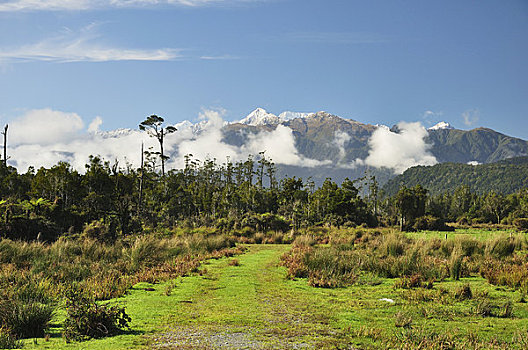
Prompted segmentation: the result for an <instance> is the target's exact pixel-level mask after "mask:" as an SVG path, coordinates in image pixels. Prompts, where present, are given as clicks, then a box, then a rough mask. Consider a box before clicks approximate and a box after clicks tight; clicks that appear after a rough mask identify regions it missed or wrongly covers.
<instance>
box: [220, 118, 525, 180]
mask: <svg viewBox="0 0 528 350" xmlns="http://www.w3.org/2000/svg"><path fill="white" fill-rule="evenodd" d="M279 124H281V125H284V126H287V127H289V128H291V129H292V131H293V135H294V137H295V146H296V148H297V150H298V151H299V154H300V155H302V156H304V157H306V158H311V159H317V160H320V161H326V162H329V165H327V166H323V167H317V168H314V167H303V166H286V165H283V164H278V165H277V168H278V173H279V176H280V175H284V174H288V175H290V176H297V177H302V178H304V179H306V178H308V177H311V178H312V179H313V180H314V181H315V182H316V183H317V184H321V183H322V182H323V181H324V179H325V178H326V177H330V178H332V179H333V180H334V181H336V182H338V183H340V182H341V181H342V180H343V179H344V178H345V177H349V178H350V179H355V178H358V177H361V176H363V175H364V174H365V171H368V173H369V174H371V175H376V177H378V179H379V182H380V183H381V184H384V183H385V182H386V181H387V180H388V179H390V178H392V177H393V176H395V174H394V172H393V171H391V170H389V169H387V168H374V167H367V166H366V165H363V164H361V163H357V162H355V161H356V160H357V159H362V160H364V159H365V158H366V157H367V156H368V155H369V151H370V145H369V140H370V138H371V136H372V134H373V133H374V131H375V130H376V129H377V128H378V127H377V126H376V125H371V124H364V123H361V122H358V121H355V120H351V119H346V118H342V117H339V116H336V115H332V114H329V113H326V112H317V113H311V114H310V113H291V112H289V113H287V114H285V113H283V114H280V115H279V116H276V115H273V114H271V113H268V112H266V111H265V110H263V109H261V108H259V109H256V110H255V111H253V112H252V113H251V114H250V115H248V116H247V117H245V118H244V119H241V120H240V121H238V122H234V123H230V124H228V125H226V126H224V128H223V136H224V138H223V139H224V141H225V142H227V143H229V144H231V145H235V146H241V145H243V144H244V143H245V142H246V141H247V139H248V136H249V135H251V134H256V133H259V132H262V131H271V130H274V129H275V128H276V127H277V125H279ZM392 130H393V131H394V132H399V131H398V128H397V127H393V128H392ZM425 141H426V142H427V143H428V144H430V149H429V152H430V153H431V154H432V155H434V156H435V158H436V159H437V161H438V162H439V163H446V162H452V163H464V164H466V163H468V162H478V163H492V162H496V161H499V160H503V159H507V158H511V157H519V156H527V155H528V141H524V140H521V139H518V138H514V137H510V136H507V135H504V134H501V133H499V132H496V131H494V130H491V129H486V128H477V129H473V130H458V129H454V128H452V127H451V126H450V125H449V124H448V123H444V122H441V123H439V124H437V125H436V126H434V127H432V128H430V129H429V130H428V133H427V137H426V140H425ZM462 168H464V167H462ZM464 169H465V168H464ZM468 169H473V168H468Z"/></svg>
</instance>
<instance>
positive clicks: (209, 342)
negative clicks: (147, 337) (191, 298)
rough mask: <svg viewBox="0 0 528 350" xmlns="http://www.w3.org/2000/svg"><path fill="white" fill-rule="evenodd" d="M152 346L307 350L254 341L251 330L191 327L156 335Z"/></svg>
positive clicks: (302, 346) (305, 346)
mask: <svg viewBox="0 0 528 350" xmlns="http://www.w3.org/2000/svg"><path fill="white" fill-rule="evenodd" d="M152 346H153V347H154V348H156V349H308V348H310V347H309V345H308V344H306V343H301V344H299V343H289V342H287V341H284V340H281V339H277V341H275V339H270V342H264V341H261V340H258V339H255V336H254V335H253V333H252V331H251V329H248V330H244V331H241V330H240V329H236V330H229V329H226V330H223V331H221V332H218V331H214V330H208V329H195V328H191V327H177V328H173V329H170V330H168V331H166V332H164V333H160V334H156V336H155V337H154V338H153V344H152Z"/></svg>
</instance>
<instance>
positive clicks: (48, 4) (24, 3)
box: [0, 0, 263, 12]
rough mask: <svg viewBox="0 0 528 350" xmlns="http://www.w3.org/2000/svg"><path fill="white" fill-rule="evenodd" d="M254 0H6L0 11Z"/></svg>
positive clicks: (234, 2) (75, 9)
mask: <svg viewBox="0 0 528 350" xmlns="http://www.w3.org/2000/svg"><path fill="white" fill-rule="evenodd" d="M256 1H263V0H11V1H9V0H8V1H4V2H2V3H0V12H15V11H84V10H94V9H105V8H134V7H153V6H164V5H165V6H186V7H199V6H207V5H215V4H238V3H247V2H256Z"/></svg>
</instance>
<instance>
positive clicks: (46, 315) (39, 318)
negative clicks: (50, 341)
mask: <svg viewBox="0 0 528 350" xmlns="http://www.w3.org/2000/svg"><path fill="white" fill-rule="evenodd" d="M53 311H54V308H53V307H52V306H50V305H45V304H41V303H37V302H34V301H31V302H27V303H26V302H21V301H18V300H7V301H3V302H1V303H0V324H1V325H2V326H4V327H7V328H8V329H9V330H10V332H11V333H12V334H13V335H15V336H17V337H19V338H39V337H43V336H44V334H45V333H46V330H47V329H48V326H49V323H50V321H51V318H52V317H53Z"/></svg>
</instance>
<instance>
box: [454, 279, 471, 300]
mask: <svg viewBox="0 0 528 350" xmlns="http://www.w3.org/2000/svg"><path fill="white" fill-rule="evenodd" d="M471 298H473V292H472V291H471V287H470V286H469V283H466V284H464V285H463V286H460V287H458V288H457V289H456V290H455V299H457V300H467V299H471Z"/></svg>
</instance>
